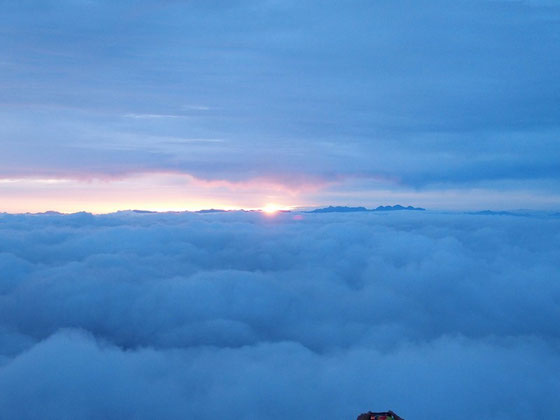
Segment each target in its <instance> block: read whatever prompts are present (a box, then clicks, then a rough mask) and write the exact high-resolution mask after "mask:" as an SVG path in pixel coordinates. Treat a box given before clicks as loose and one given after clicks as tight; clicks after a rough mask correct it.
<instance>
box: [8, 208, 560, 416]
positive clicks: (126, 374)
mask: <svg viewBox="0 0 560 420" xmlns="http://www.w3.org/2000/svg"><path fill="white" fill-rule="evenodd" d="M303 216H304V218H303V220H298V219H294V218H293V215H292V214H279V215H277V216H275V217H273V218H270V217H264V216H262V215H260V214H255V213H225V214H220V213H218V214H189V213H187V214H133V213H123V214H113V215H105V216H91V215H89V214H76V215H69V216H63V215H52V214H51V215H36V216H23V215H17V216H12V215H0V320H1V321H0V355H1V356H0V366H1V367H0V417H2V418H15V417H17V418H38V417H39V418H61V417H72V418H130V417H135V418H156V417H157V418H199V419H204V418H215V417H217V416H220V415H227V416H229V417H233V418H240V419H255V418H273V419H274V418H278V419H280V418H282V419H285V418H293V419H297V418H302V419H303V418H311V417H313V416H317V415H320V416H321V417H322V418H327V419H330V418H332V419H340V418H353V416H354V417H355V416H356V415H357V414H358V413H360V412H363V411H366V410H368V409H378V410H382V409H388V408H391V409H393V410H395V411H397V412H398V413H399V414H401V415H402V416H404V417H405V418H417V419H424V418H426V419H427V418H431V419H444V418H449V413H450V412H451V413H452V417H453V418H454V419H459V420H461V419H470V418H473V417H476V418H482V419H484V418H487V419H493V420H494V419H510V418H514V417H515V416H519V415H524V416H528V418H554V417H555V415H554V414H559V413H560V404H559V402H558V400H557V397H556V394H557V390H558V389H559V387H560V380H559V379H558V377H557V375H555V374H554V372H557V371H558V370H559V369H560V356H559V355H558V352H557V348H558V344H559V334H558V329H557V325H558V323H559V322H560V309H559V307H558V299H559V297H560V285H559V284H558V282H557V279H558V274H559V273H560V251H559V250H560V246H559V245H560V243H559V242H560V235H559V227H560V219H558V218H554V217H541V216H539V217H511V216H475V215H460V214H436V213H430V212H425V213H422V214H407V213H400V214H383V215H382V214H325V215H316V214H314V215H311V214H304V215H303Z"/></svg>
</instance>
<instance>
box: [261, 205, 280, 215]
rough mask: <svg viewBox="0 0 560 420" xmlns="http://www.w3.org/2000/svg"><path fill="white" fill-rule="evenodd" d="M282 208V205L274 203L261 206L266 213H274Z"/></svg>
mask: <svg viewBox="0 0 560 420" xmlns="http://www.w3.org/2000/svg"><path fill="white" fill-rule="evenodd" d="M281 210H284V209H283V208H282V207H280V206H277V205H276V204H267V205H266V206H264V207H263V208H262V211H263V212H265V213H266V214H275V213H278V212H279V211H281Z"/></svg>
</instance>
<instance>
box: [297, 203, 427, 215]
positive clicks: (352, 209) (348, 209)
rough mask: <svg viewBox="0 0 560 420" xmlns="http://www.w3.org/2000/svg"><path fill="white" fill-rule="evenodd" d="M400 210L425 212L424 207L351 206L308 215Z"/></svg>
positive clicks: (318, 210) (314, 211)
mask: <svg viewBox="0 0 560 420" xmlns="http://www.w3.org/2000/svg"><path fill="white" fill-rule="evenodd" d="M400 210H413V211H425V210H426V209H423V208H422V207H412V206H406V207H404V206H401V205H400V204H396V205H394V206H378V207H376V208H374V209H368V208H366V207H349V206H329V207H323V208H320V209H315V210H310V211H308V212H307V213H350V212H375V211H400Z"/></svg>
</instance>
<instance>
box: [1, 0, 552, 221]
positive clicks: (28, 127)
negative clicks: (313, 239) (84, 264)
mask: <svg viewBox="0 0 560 420" xmlns="http://www.w3.org/2000/svg"><path fill="white" fill-rule="evenodd" d="M0 6H1V7H2V10H3V12H2V14H1V16H0V28H1V29H0V51H1V52H2V54H1V56H0V80H2V82H1V83H0V198H1V201H2V206H3V208H1V209H0V210H4V211H41V210H48V209H54V210H62V211H77V210H89V211H97V212H103V211H112V210H117V209H119V208H131V207H143V208H151V209H159V210H165V209H183V208H186V209H187V208H188V209H197V208H203V207H208V206H219V207H225V208H239V207H245V208H259V207H262V206H264V205H266V204H267V203H276V204H277V205H279V206H285V207H293V206H314V205H323V204H350V205H355V204H360V205H377V204H385V203H395V202H401V203H403V204H414V205H421V206H425V207H433V208H442V209H456V208H472V209H475V208H496V209H498V208H519V207H533V208H547V209H549V208H558V206H559V204H560V188H559V187H560V183H559V179H560V141H559V133H560V130H559V122H560V118H559V117H560V115H559V114H560V106H559V104H560V82H559V79H558V74H560V42H559V41H560V39H559V38H560V5H559V4H558V3H557V2H555V1H539V0H534V1H509V0H508V1H505V0H495V1H486V0H484V1H483V0H474V1H454V2H449V1H385V0H380V1H371V0H369V1H365V0H356V1H348V2H341V1H329V0H327V1H315V0H310V1H304V2H302V1H292V0H285V1H275V0H260V1H257V0H233V1H219V0H210V1H208V0H205V1H200V0H191V1H172V0H170V1H149V0H145V1H143V0H141V1H135V2H132V1H119V2H110V1H103V0H99V1H94V0H91V1H86V0H64V1H40V2H39V1H18V2H15V1H0Z"/></svg>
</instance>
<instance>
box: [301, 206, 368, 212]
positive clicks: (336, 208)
mask: <svg viewBox="0 0 560 420" xmlns="http://www.w3.org/2000/svg"><path fill="white" fill-rule="evenodd" d="M355 211H370V210H368V209H366V208H365V207H347V206H329V207H325V208H322V209H315V210H311V211H309V212H308V213H350V212H355Z"/></svg>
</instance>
